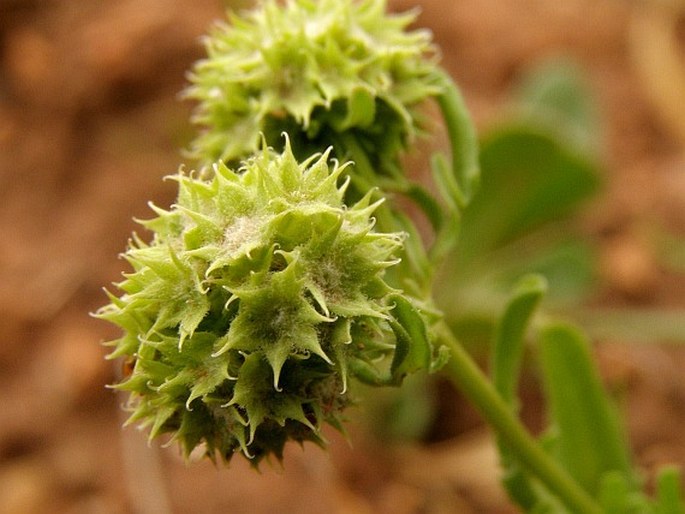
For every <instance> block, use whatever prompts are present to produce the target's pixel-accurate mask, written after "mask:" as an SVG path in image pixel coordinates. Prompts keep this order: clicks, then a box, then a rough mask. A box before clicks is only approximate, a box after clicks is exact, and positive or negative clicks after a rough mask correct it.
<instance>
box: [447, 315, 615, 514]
mask: <svg viewBox="0 0 685 514" xmlns="http://www.w3.org/2000/svg"><path fill="white" fill-rule="evenodd" d="M438 330H439V337H440V340H441V342H442V343H443V344H444V345H445V346H447V347H448V348H449V350H450V354H451V358H450V360H449V361H448V363H447V364H446V365H445V370H446V371H447V374H448V377H449V378H450V379H451V380H452V382H453V383H454V384H455V385H456V386H457V387H458V388H459V390H461V391H462V392H463V393H464V394H465V395H466V397H467V398H468V399H469V400H470V401H471V403H472V404H473V405H474V406H475V407H476V408H477V409H478V410H479V412H480V413H481V415H482V416H483V417H484V418H485V419H486V421H487V422H488V424H489V425H490V426H491V427H492V428H493V430H494V431H495V432H496V433H497V435H498V436H499V437H500V438H501V439H502V441H504V442H506V444H507V446H508V447H509V448H510V449H511V451H512V452H513V453H514V454H515V455H516V456H517V458H518V459H519V460H520V462H521V463H522V465H523V466H524V467H525V468H527V469H528V471H530V472H531V473H533V474H534V475H535V476H536V477H537V478H538V479H539V480H540V481H541V482H542V483H543V484H544V485H545V486H546V487H547V488H548V489H549V490H550V491H551V492H552V493H553V494H555V495H556V496H557V497H558V498H559V499H560V500H561V501H562V502H563V503H564V504H565V505H566V506H567V507H568V508H569V510H570V511H571V512H574V513H577V514H602V509H601V508H600V507H599V505H597V503H596V502H595V501H594V499H593V498H592V497H591V496H590V495H589V494H588V493H587V492H586V491H585V490H584V489H582V488H581V487H580V486H579V485H578V483H577V482H575V481H574V480H573V479H572V478H571V477H570V476H569V475H568V474H567V473H566V472H565V471H564V470H563V469H562V468H561V467H559V465H558V464H557V463H556V462H555V461H554V460H553V459H552V458H551V457H550V456H549V455H548V454H547V453H545V452H544V451H543V449H542V448H541V447H540V445H539V444H538V443H537V442H536V441H535V439H534V438H533V437H532V436H531V435H530V434H529V433H528V431H527V430H526V429H525V427H524V426H523V425H522V424H521V422H520V421H519V420H518V419H517V418H516V417H515V416H514V415H513V414H512V412H511V410H510V409H509V407H508V406H507V404H506V402H505V401H504V400H503V399H502V398H501V397H500V396H499V395H498V394H497V391H496V390H495V388H494V387H493V386H492V385H491V383H490V381H489V380H488V379H487V378H486V377H485V375H484V374H483V372H482V371H481V370H480V369H479V368H478V366H476V364H475V363H474V362H473V360H472V359H471V357H470V356H469V354H468V353H467V352H466V350H465V349H464V348H463V347H462V345H461V344H460V343H459V342H458V341H457V340H456V338H455V337H454V334H453V333H452V331H451V330H450V329H449V327H448V326H447V325H446V324H445V323H441V324H440V325H439V326H438Z"/></svg>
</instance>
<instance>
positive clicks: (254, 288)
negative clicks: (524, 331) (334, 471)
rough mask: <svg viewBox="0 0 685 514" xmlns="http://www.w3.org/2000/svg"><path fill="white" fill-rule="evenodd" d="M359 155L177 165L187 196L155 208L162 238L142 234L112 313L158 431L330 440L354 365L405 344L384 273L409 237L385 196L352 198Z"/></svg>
mask: <svg viewBox="0 0 685 514" xmlns="http://www.w3.org/2000/svg"><path fill="white" fill-rule="evenodd" d="M286 141H287V140H286ZM345 168H346V166H343V165H338V163H337V161H333V164H332V166H329V161H328V152H326V153H324V154H323V155H321V154H319V155H315V156H314V157H312V158H310V159H308V160H307V161H305V162H303V163H299V162H298V161H297V160H296V159H295V157H294V156H293V154H292V151H291V148H290V146H289V144H287V143H286V146H285V150H284V151H283V153H276V152H274V151H273V150H270V149H264V150H262V151H261V152H260V153H258V154H256V155H255V156H253V157H252V158H250V159H248V160H247V161H245V162H244V163H243V166H242V167H241V169H240V170H238V172H236V171H232V170H231V169H229V168H227V167H226V166H225V165H223V164H218V165H217V166H215V172H214V175H213V178H212V179H211V180H202V179H199V178H195V177H193V176H192V175H191V176H189V175H184V174H179V175H178V176H175V177H174V178H175V180H177V181H178V184H179V195H178V201H177V203H176V204H175V205H173V206H172V207H171V208H170V209H169V210H163V209H161V208H158V207H153V209H154V211H155V212H156V214H157V217H155V218H154V219H151V220H148V221H144V222H142V224H143V225H144V226H145V227H147V228H148V229H150V230H152V231H153V233H154V237H153V239H152V241H151V242H150V243H149V244H146V243H144V242H142V241H141V240H140V239H138V238H135V239H134V241H133V242H132V243H131V246H130V248H129V250H128V251H127V252H126V253H125V255H124V256H125V258H126V259H127V260H128V261H129V262H130V264H131V266H132V267H133V272H132V273H129V274H127V275H126V276H125V280H123V282H121V283H119V284H117V286H118V288H119V289H120V290H121V292H122V294H121V296H119V297H117V296H116V295H113V294H112V295H110V299H111V304H110V305H108V306H106V307H105V308H103V309H101V310H100V312H99V316H100V317H102V318H104V319H107V320H109V321H111V322H113V323H115V324H117V325H119V326H120V327H121V328H123V330H124V335H123V336H122V337H121V338H120V339H118V340H116V341H113V342H111V343H110V344H112V345H113V346H114V351H113V352H112V354H111V357H126V358H128V359H129V360H130V361H131V363H132V364H133V366H132V370H131V372H130V374H129V376H128V377H126V378H125V380H124V381H123V382H122V383H121V384H119V385H118V388H120V389H122V390H126V391H130V392H131V393H132V394H131V405H130V407H131V409H132V411H133V413H132V416H131V418H130V420H131V421H137V422H139V423H141V424H142V425H147V426H149V427H150V435H151V437H155V436H157V435H159V434H163V433H172V434H173V437H174V438H175V439H177V440H178V441H179V443H180V444H181V446H182V448H183V449H184V450H185V452H186V454H189V453H190V452H191V451H192V450H193V449H194V448H195V447H196V446H198V445H200V444H202V443H204V445H205V447H206V451H207V454H209V455H210V456H212V457H214V456H215V455H216V454H218V455H220V456H221V457H222V458H223V459H225V460H228V459H230V457H231V456H232V455H233V453H234V452H236V451H240V450H242V452H243V453H244V454H245V455H246V456H249V457H252V458H254V461H253V462H255V463H256V462H259V460H260V459H261V457H263V456H267V455H275V456H277V457H278V458H279V459H280V457H281V455H282V451H283V445H284V443H285V442H286V441H287V440H295V441H300V442H302V441H306V440H310V441H314V442H317V443H322V438H321V435H320V430H321V427H322V424H323V423H324V422H327V423H330V424H332V425H334V426H338V425H339V422H340V414H341V412H342V410H343V409H344V407H345V406H346V405H347V404H348V402H349V400H348V392H347V384H348V379H349V377H351V376H354V374H355V372H354V370H355V369H361V370H362V371H363V372H366V371H367V370H368V369H372V368H373V366H375V365H376V364H375V363H376V362H377V361H378V359H379V358H382V357H383V356H386V355H390V354H392V353H393V351H394V349H395V346H396V339H395V336H394V331H393V329H392V328H391V325H392V324H393V323H394V324H395V325H397V323H396V322H394V321H393V320H392V316H391V311H392V309H393V308H396V304H395V303H394V301H392V300H391V297H390V296H389V295H392V294H394V292H395V290H393V289H392V288H391V287H389V286H388V285H387V284H386V282H385V281H384V279H383V275H384V270H385V269H386V268H388V267H389V266H392V265H393V264H394V263H396V262H397V260H396V257H395V254H396V252H397V251H398V250H399V249H400V247H401V246H402V238H403V236H402V235H401V234H399V233H378V232H375V231H374V230H373V225H374V221H373V218H372V213H373V211H374V209H375V208H376V207H377V205H378V203H379V202H376V203H371V201H370V194H369V195H367V196H366V197H364V198H363V199H362V200H361V201H359V202H358V203H356V204H355V205H353V206H351V207H347V206H345V204H344V203H343V194H344V189H345V185H346V184H347V181H343V183H342V185H340V184H339V182H340V180H339V179H340V176H341V173H342V172H343V170H344V169H345ZM396 329H398V328H397V327H396ZM405 353H406V352H405Z"/></svg>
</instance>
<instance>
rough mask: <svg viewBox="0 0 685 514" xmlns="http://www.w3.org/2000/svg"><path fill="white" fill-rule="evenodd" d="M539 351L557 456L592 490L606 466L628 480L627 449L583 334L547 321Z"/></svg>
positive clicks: (629, 473) (570, 471) (580, 481)
mask: <svg viewBox="0 0 685 514" xmlns="http://www.w3.org/2000/svg"><path fill="white" fill-rule="evenodd" d="M540 350H541V352H540V358H541V365H542V374H543V378H544V383H545V390H546V395H547V399H548V401H549V404H550V410H551V412H550V413H551V416H552V419H553V422H554V425H555V426H556V428H557V430H558V438H557V449H558V452H559V455H558V457H559V459H560V461H561V462H562V463H563V465H564V466H565V467H566V468H567V470H568V471H569V473H570V474H571V475H572V476H573V477H574V478H575V479H576V480H577V481H578V482H579V483H580V484H581V485H582V486H583V487H584V488H585V489H586V490H587V491H588V492H590V493H591V494H596V493H597V490H598V486H599V483H600V478H601V477H602V475H604V473H606V472H608V471H618V472H621V473H623V474H624V475H625V476H626V478H627V480H628V481H629V482H632V471H631V467H630V459H629V455H628V448H627V447H626V444H625V442H624V436H623V433H622V431H621V428H620V426H619V423H618V420H617V417H616V413H615V412H614V408H613V406H612V405H611V402H610V400H609V397H608V395H607V393H606V392H605V390H604V388H603V386H602V383H601V380H600V377H599V373H598V371H597V369H596V368H595V366H594V362H593V360H592V356H591V354H590V349H589V345H588V342H587V341H586V339H585V337H584V336H583V335H582V334H581V333H580V332H579V331H578V330H577V329H575V328H573V327H572V326H569V325H566V324H560V323H559V324H551V325H549V326H547V327H546V328H545V329H544V330H543V331H542V335H541V341H540Z"/></svg>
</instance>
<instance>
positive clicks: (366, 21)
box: [187, 0, 441, 185]
mask: <svg viewBox="0 0 685 514" xmlns="http://www.w3.org/2000/svg"><path fill="white" fill-rule="evenodd" d="M385 7H386V6H385V0H359V1H357V0H287V1H286V2H285V5H280V4H279V2H277V1H276V0H264V1H263V2H262V3H261V4H260V7H259V8H258V9H255V10H254V11H249V12H247V13H246V14H245V15H244V16H242V17H240V16H236V15H233V16H231V18H230V21H231V23H230V24H222V25H219V26H218V27H217V28H215V30H214V31H213V32H212V33H211V34H210V36H209V37H207V39H206V48H207V53H208V57H207V58H206V59H205V60H202V61H200V62H199V63H198V64H197V65H196V66H195V68H194V71H193V73H192V74H191V76H190V78H191V81H192V86H191V87H190V88H189V90H188V91H187V95H188V96H189V97H190V98H193V99H195V100H197V101H198V102H199V104H198V106H197V109H196V111H195V115H194V122H195V123H196V124H197V125H199V126H200V127H201V129H202V130H203V132H202V133H201V134H200V135H199V137H197V139H196V140H195V141H194V143H193V145H192V153H193V154H194V155H195V157H197V158H198V159H199V160H200V161H201V162H215V161H217V160H223V161H224V162H227V163H232V162H234V161H236V160H240V159H242V158H243V156H245V155H250V154H252V153H253V152H255V151H256V150H257V149H258V147H259V144H260V134H262V133H263V134H265V136H266V140H267V142H268V144H270V145H272V146H274V147H276V148H278V147H280V145H281V144H282V140H281V139H280V135H281V133H282V132H287V133H288V134H289V135H290V137H291V140H292V145H293V148H294V150H295V154H296V156H297V157H298V158H300V159H303V158H306V157H307V156H309V155H311V154H312V153H314V152H320V151H321V149H322V148H327V147H328V146H329V145H333V146H334V149H335V154H336V156H337V157H338V158H340V159H350V158H351V159H352V160H356V161H359V158H358V155H359V153H360V151H363V152H364V153H365V154H366V155H367V156H368V158H369V159H370V160H371V163H370V164H371V168H372V169H373V172H374V173H379V174H384V175H392V174H398V173H400V171H399V169H400V168H399V166H398V158H399V155H400V153H401V150H403V149H404V148H405V146H406V145H407V143H408V142H409V141H410V140H411V138H412V137H413V136H414V135H415V133H416V132H417V129H418V128H419V125H420V121H419V116H418V111H417V109H416V107H417V105H418V104H419V103H420V102H421V101H422V100H424V99H426V98H428V97H431V96H435V95H437V94H438V93H439V92H440V90H441V89H440V87H439V86H438V85H437V83H436V81H435V72H436V63H435V59H434V58H431V56H434V55H435V49H434V48H433V46H432V44H431V38H430V34H429V33H428V32H427V31H425V30H423V31H422V30H416V31H409V30H407V27H408V25H409V24H410V23H411V22H412V21H413V20H414V18H415V16H414V14H411V13H408V14H407V13H405V14H401V15H398V14H394V15H393V14H387V13H386V9H385ZM358 164H359V162H358ZM374 183H375V182H372V185H373V184H374Z"/></svg>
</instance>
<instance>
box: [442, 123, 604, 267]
mask: <svg viewBox="0 0 685 514" xmlns="http://www.w3.org/2000/svg"><path fill="white" fill-rule="evenodd" d="M481 145H482V146H481V157H480V163H481V183H480V188H479V190H478V193H477V194H476V195H475V196H474V198H473V199H472V201H471V203H470V204H469V206H468V208H467V209H466V210H465V211H464V214H463V218H462V228H461V235H460V239H459V246H460V254H459V256H458V259H459V262H458V263H457V265H456V266H457V267H458V268H459V269H461V268H463V267H464V266H469V265H471V264H472V263H473V262H477V261H478V260H479V259H482V257H483V255H485V254H487V253H490V252H492V251H493V250H496V249H498V248H500V247H502V246H504V245H505V244H507V243H510V242H511V241H513V240H515V239H517V238H520V237H522V236H524V235H526V234H528V233H530V232H532V231H533V230H536V229H539V228H541V227H542V226H544V225H545V224H548V223H551V222H557V221H560V220H562V219H564V218H565V217H567V216H568V215H569V214H570V213H571V212H573V211H574V210H575V209H577V208H578V206H579V205H580V203H581V202H582V201H583V200H586V199H587V198H589V197H590V196H591V195H592V194H593V193H594V192H595V191H596V190H597V188H598V186H599V179H598V172H597V169H596V167H595V165H594V164H593V163H592V162H590V161H589V160H588V159H587V158H585V157H584V156H583V155H581V154H579V153H578V152H576V151H574V150H572V149H571V148H569V147H568V145H565V144H564V143H562V142H560V141H559V140H557V139H556V138H555V137H553V136H552V135H549V134H545V133H543V132H540V131H539V130H537V129H535V128H534V127H531V126H527V125H525V124H519V125H511V126H508V127H505V128H503V129H500V130H498V131H496V132H494V133H492V134H491V135H490V136H489V137H488V138H487V139H486V140H484V141H483V142H482V143H481Z"/></svg>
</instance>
